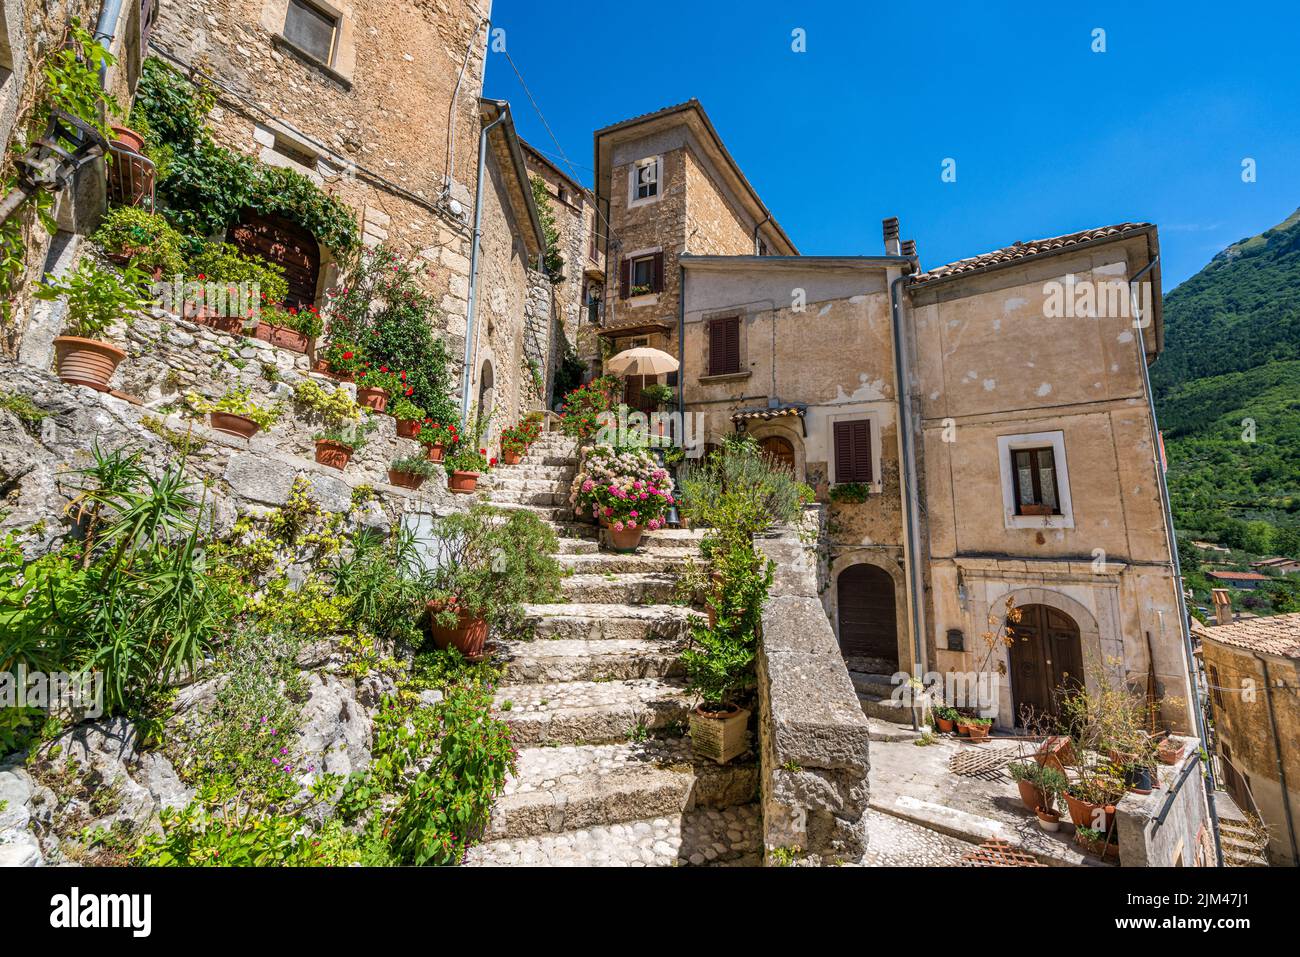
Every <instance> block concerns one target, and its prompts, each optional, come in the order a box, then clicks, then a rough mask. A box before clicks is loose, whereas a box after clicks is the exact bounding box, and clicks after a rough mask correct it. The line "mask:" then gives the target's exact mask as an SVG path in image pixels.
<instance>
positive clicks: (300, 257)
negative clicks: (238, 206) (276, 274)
mask: <svg viewBox="0 0 1300 957" xmlns="http://www.w3.org/2000/svg"><path fill="white" fill-rule="evenodd" d="M230 241H231V242H232V243H234V244H235V245H236V246H237V247H239V251H240V252H242V253H246V254H249V255H254V256H260V257H261V258H262V259H265V260H266V261H267V262H272V263H275V264H276V265H277V266H282V267H283V268H284V278H285V279H286V280H287V281H288V283H289V294H288V295H287V296H286V297H285V300H284V304H285V305H286V306H296V307H298V308H301V307H303V306H312V305H315V304H316V283H317V280H318V279H319V278H320V246H318V245H317V244H316V240H315V239H314V238H313V237H312V235H311V233H309V232H308V231H307V230H305V229H303V228H302V227H301V226H299V225H298V224H297V223H295V222H292V221H290V220H288V219H285V218H284V217H283V216H262V215H258V214H251V213H250V214H248V215H246V216H245V217H244V221H243V222H242V223H241V224H240V225H238V226H236V227H235V228H234V229H232V230H231V231H230Z"/></svg>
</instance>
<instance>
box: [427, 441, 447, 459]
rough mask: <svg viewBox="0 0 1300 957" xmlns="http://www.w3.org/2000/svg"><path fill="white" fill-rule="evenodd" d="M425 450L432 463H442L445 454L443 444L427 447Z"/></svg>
mask: <svg viewBox="0 0 1300 957" xmlns="http://www.w3.org/2000/svg"><path fill="white" fill-rule="evenodd" d="M425 450H426V451H425V455H426V457H427V458H428V459H429V461H430V462H441V461H442V452H443V447H442V444H441V443H439V444H437V445H426V446H425Z"/></svg>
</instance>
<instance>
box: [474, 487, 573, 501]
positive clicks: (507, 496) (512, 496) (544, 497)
mask: <svg viewBox="0 0 1300 957" xmlns="http://www.w3.org/2000/svg"><path fill="white" fill-rule="evenodd" d="M487 495H488V501H490V502H491V503H492V504H493V505H566V504H567V503H568V501H569V493H568V492H548V491H544V490H542V489H539V488H536V487H534V488H504V489H503V488H490V489H488V490H487Z"/></svg>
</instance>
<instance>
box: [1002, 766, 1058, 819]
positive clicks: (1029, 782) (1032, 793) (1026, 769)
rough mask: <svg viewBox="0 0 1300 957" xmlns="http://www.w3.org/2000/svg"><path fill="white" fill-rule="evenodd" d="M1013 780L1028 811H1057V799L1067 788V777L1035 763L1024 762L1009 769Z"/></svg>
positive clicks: (1053, 769)
mask: <svg viewBox="0 0 1300 957" xmlns="http://www.w3.org/2000/svg"><path fill="white" fill-rule="evenodd" d="M1008 770H1009V771H1010V772H1011V780H1013V781H1015V782H1016V787H1017V788H1018V789H1019V790H1020V800H1021V802H1023V803H1024V805H1025V810H1027V811H1037V810H1038V809H1039V808H1044V809H1046V810H1049V811H1052V810H1055V809H1056V798H1057V795H1059V794H1060V793H1061V792H1062V791H1064V790H1065V787H1066V783H1067V782H1066V779H1065V775H1063V774H1062V773H1061V772H1060V771H1058V770H1056V769H1055V768H1047V767H1043V766H1042V765H1040V764H1038V763H1037V762H1034V761H1024V762H1021V763H1019V764H1013V765H1011V766H1010V768H1008Z"/></svg>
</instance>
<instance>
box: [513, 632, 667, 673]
mask: <svg viewBox="0 0 1300 957" xmlns="http://www.w3.org/2000/svg"><path fill="white" fill-rule="evenodd" d="M683 644H684V641H682V640H677V641H664V640H655V639H647V638H614V639H600V638H597V639H591V638H556V639H533V640H532V641H519V640H502V641H498V642H497V643H496V652H495V654H494V656H493V657H494V660H496V661H497V662H499V663H501V664H504V665H505V678H504V680H505V681H507V682H509V683H511V684H526V683H529V682H560V681H611V680H618V681H626V680H628V679H631V678H666V677H670V676H677V675H680V674H682V673H683V669H682V664H681V662H680V661H679V660H678V654H679V652H680V650H681V646H682V645H683Z"/></svg>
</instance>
